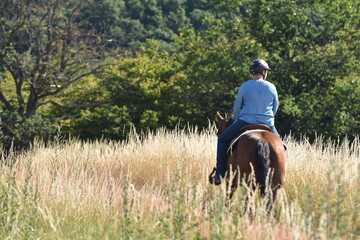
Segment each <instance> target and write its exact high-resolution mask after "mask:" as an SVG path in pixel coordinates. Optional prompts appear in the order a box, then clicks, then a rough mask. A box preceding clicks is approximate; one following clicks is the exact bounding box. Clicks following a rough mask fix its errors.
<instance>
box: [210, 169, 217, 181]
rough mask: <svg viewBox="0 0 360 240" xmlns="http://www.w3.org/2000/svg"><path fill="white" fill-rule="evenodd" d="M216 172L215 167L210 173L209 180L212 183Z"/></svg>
mask: <svg viewBox="0 0 360 240" xmlns="http://www.w3.org/2000/svg"><path fill="white" fill-rule="evenodd" d="M215 172H216V168H214V169H213V170H212V172H211V173H210V175H209V182H210V183H212V182H213V179H214V177H215V176H214V173H215Z"/></svg>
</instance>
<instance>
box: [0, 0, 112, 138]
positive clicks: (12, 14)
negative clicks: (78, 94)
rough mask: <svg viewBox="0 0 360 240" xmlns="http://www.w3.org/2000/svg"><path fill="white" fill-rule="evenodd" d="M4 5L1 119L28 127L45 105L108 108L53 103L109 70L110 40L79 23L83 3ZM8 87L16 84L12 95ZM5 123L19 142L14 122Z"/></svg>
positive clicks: (30, 0)
mask: <svg viewBox="0 0 360 240" xmlns="http://www.w3.org/2000/svg"><path fill="white" fill-rule="evenodd" d="M0 4H1V5H0V9H1V11H0V22H1V27H0V64H1V68H2V69H1V71H2V74H3V75H4V73H7V74H8V75H7V78H6V79H5V78H3V79H2V80H1V84H2V85H1V88H0V103H1V107H2V109H3V114H5V115H6V114H12V115H14V114H15V113H16V115H17V118H18V120H17V121H16V122H17V123H19V122H20V123H21V122H23V123H24V122H25V121H26V119H31V118H33V117H34V116H35V115H36V113H37V110H38V109H39V108H40V107H41V106H44V105H45V104H55V105H57V106H61V107H64V108H77V107H84V106H91V105H98V104H103V103H108V102H109V101H103V102H88V103H86V104H76V103H73V104H69V105H64V104H62V103H60V102H56V101H54V100H53V97H54V96H57V95H59V94H60V93H61V92H62V91H63V90H64V89H66V88H68V87H69V86H71V85H72V84H74V83H76V82H77V81H79V80H81V79H83V78H84V77H85V76H88V75H91V74H95V73H98V72H100V71H101V70H102V67H104V66H105V65H106V62H104V61H103V59H104V53H105V52H104V51H102V49H103V47H104V45H105V44H106V40H105V39H103V38H102V37H101V36H100V35H95V34H93V32H92V31H91V29H88V28H86V27H85V25H86V21H84V22H81V21H80V22H79V21H78V19H77V16H78V15H79V9H80V8H81V6H82V4H83V1H81V0H80V1H67V0H48V1H38V0H15V1H10V0H4V1H2V2H1V3H0ZM5 80H6V81H5ZM5 82H6V83H7V84H10V83H9V82H12V83H11V84H12V86H13V87H12V88H11V90H6V89H5V86H4V85H5ZM2 119H3V120H2V121H1V125H2V129H3V132H5V135H6V134H9V135H10V136H12V137H15V136H14V134H16V133H14V131H12V129H14V121H7V119H11V118H6V117H4V116H3V117H2ZM19 134H20V135H21V133H19Z"/></svg>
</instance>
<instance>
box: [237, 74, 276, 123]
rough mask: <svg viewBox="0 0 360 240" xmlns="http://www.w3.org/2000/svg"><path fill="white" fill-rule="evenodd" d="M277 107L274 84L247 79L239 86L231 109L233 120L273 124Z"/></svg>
mask: <svg viewBox="0 0 360 240" xmlns="http://www.w3.org/2000/svg"><path fill="white" fill-rule="evenodd" d="M278 107H279V99H278V94H277V91H276V87H275V85H274V84H272V83H270V82H268V81H265V80H248V81H246V82H245V83H243V84H242V85H241V86H240V88H239V91H238V95H237V98H236V100H235V103H234V109H233V113H234V120H235V121H236V120H238V119H240V120H243V121H245V122H248V123H250V124H258V123H262V124H265V125H268V126H274V117H275V114H276V112H277V110H278Z"/></svg>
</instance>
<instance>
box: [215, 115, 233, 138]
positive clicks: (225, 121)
mask: <svg viewBox="0 0 360 240" xmlns="http://www.w3.org/2000/svg"><path fill="white" fill-rule="evenodd" d="M216 118H217V120H218V122H219V125H218V131H217V133H216V134H217V135H218V136H219V135H220V134H222V133H223V132H224V131H225V129H226V128H227V127H228V126H229V125H230V124H231V123H232V122H233V119H232V118H231V117H227V118H224V117H223V116H221V114H220V113H219V112H217V113H216Z"/></svg>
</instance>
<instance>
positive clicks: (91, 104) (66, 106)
mask: <svg viewBox="0 0 360 240" xmlns="http://www.w3.org/2000/svg"><path fill="white" fill-rule="evenodd" d="M49 103H50V104H53V105H57V106H59V107H62V108H86V107H94V106H100V105H104V104H110V103H112V101H111V100H107V101H100V102H93V103H87V104H71V105H64V104H62V103H58V102H55V101H52V100H48V101H44V102H41V103H38V105H37V107H40V106H41V105H45V104H49Z"/></svg>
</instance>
